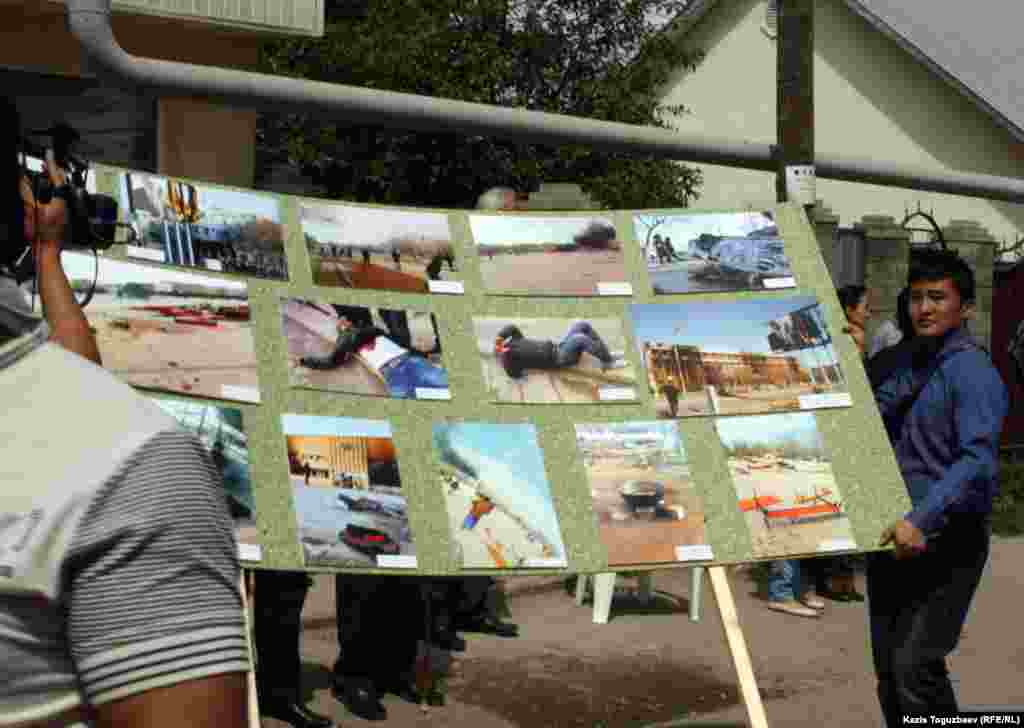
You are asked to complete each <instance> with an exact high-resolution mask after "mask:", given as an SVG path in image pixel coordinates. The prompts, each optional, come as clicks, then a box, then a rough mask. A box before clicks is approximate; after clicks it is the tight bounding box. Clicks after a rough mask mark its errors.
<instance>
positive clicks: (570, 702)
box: [263, 539, 1024, 728]
mask: <svg viewBox="0 0 1024 728" xmlns="http://www.w3.org/2000/svg"><path fill="white" fill-rule="evenodd" d="M1022 558H1024V539H1018V540H1012V541H1010V540H997V541H995V542H994V543H993V548H992V556H991V558H990V559H989V563H988V566H987V567H986V573H985V575H984V577H983V579H982V583H981V587H980V589H979V592H978V595H977V597H976V598H975V601H974V605H973V606H972V609H971V613H970V615H969V617H968V623H967V628H966V629H965V633H964V637H963V639H962V640H961V642H960V646H959V647H958V649H957V650H956V651H955V652H954V653H953V655H952V657H951V658H950V661H949V662H950V670H951V672H952V679H953V681H954V687H955V688H956V690H957V693H958V695H959V698H960V701H961V704H962V705H963V706H967V707H970V706H989V707H994V706H1003V707H1006V706H1014V705H1015V706H1022V705H1024V681H1022V680H1021V679H1020V675H1021V674H1024V645H1022V643H1021V640H1020V639H1019V638H1017V637H1016V634H1017V628H1016V627H1015V626H1014V625H1015V624H1016V623H1017V620H1016V615H1017V612H1018V611H1019V605H1020V604H1021V603H1022V602H1024V572H1022V571H1021V569H1020V562H1021V559H1022ZM729 573H730V576H729V581H730V584H731V587H732V593H733V595H734V598H735V601H736V605H737V612H738V616H739V621H740V625H741V626H742V628H743V630H744V634H745V638H746V642H747V646H748V649H749V652H750V654H751V658H752V661H753V667H754V675H755V677H756V679H757V683H758V687H759V691H760V694H761V698H762V700H763V702H764V706H765V710H766V712H767V715H768V721H769V725H771V726H786V727H787V728H821V726H829V728H866V727H874V726H881V725H882V722H881V717H880V712H879V710H878V706H877V701H876V697H875V682H874V676H873V672H872V668H871V662H870V651H869V650H870V645H869V641H868V633H867V611H866V609H865V606H864V605H863V604H856V603H851V604H841V603H836V602H830V603H829V606H828V608H827V609H826V611H825V614H824V616H823V617H822V618H821V619H818V620H813V621H812V620H808V619H805V618H800V617H792V616H789V615H785V614H779V613H777V612H772V611H769V610H768V609H766V608H765V603H764V601H762V600H761V598H760V597H759V596H758V588H757V585H756V584H755V583H754V582H752V581H751V572H750V571H749V570H743V571H734V570H732V569H730V570H729ZM858 581H859V588H860V589H861V590H863V589H864V584H863V577H862V576H858ZM509 582H510V590H511V591H512V594H511V598H510V604H511V609H512V612H513V619H514V621H515V622H517V623H518V624H519V626H520V637H519V638H517V639H502V638H500V637H492V636H483V635H475V634H469V635H466V637H467V641H468V642H469V645H468V649H467V650H466V652H465V653H464V654H463V655H462V656H461V657H460V658H459V659H458V661H457V662H456V663H455V664H454V666H453V667H454V668H455V670H456V674H455V675H454V676H453V677H452V678H451V679H450V682H449V688H448V700H447V704H446V705H445V706H443V707H435V708H430V709H429V712H423V711H422V710H421V709H420V708H419V707H417V706H414V705H410V704H408V703H405V702H403V701H402V700H400V699H399V698H396V697H394V696H390V695H389V696H387V697H386V698H385V699H384V704H385V706H386V707H387V710H388V718H387V720H385V721H382V722H380V723H377V725H379V726H381V727H382V728H388V726H395V727H396V728H397V727H398V726H401V727H402V728H448V727H449V726H463V725H465V726H473V728H547V727H548V726H550V727H551V728H555V727H557V728H573V727H577V726H578V727H579V728H655V726H658V728H668V726H670V725H671V726H675V725H680V726H682V725H685V723H683V722H682V721H681V720H680V722H678V723H676V722H675V721H676V720H677V719H683V718H688V719H690V720H694V721H695V722H696V721H701V722H705V721H707V722H712V721H715V722H720V724H721V725H723V726H728V725H745V724H746V722H745V721H746V712H745V708H744V707H743V705H742V703H741V702H740V697H739V688H738V683H737V679H736V674H735V671H734V669H733V666H732V663H731V658H730V655H729V651H728V649H727V647H726V644H725V641H724V636H723V631H722V624H721V620H720V618H719V616H718V611H717V608H716V606H715V600H714V597H713V595H712V591H711V587H710V583H709V582H708V581H707V580H705V582H704V590H703V605H702V606H703V609H702V614H701V619H700V621H699V622H697V623H693V622H690V621H689V620H688V619H687V615H686V612H687V609H688V600H689V596H690V595H689V587H688V584H689V570H686V569H681V570H670V571H660V572H657V573H656V574H655V576H654V587H655V590H656V595H655V600H654V602H653V603H652V604H650V605H643V604H641V603H640V602H639V601H638V600H637V599H636V598H635V597H631V596H630V595H628V594H627V593H621V594H617V595H616V599H615V600H614V602H613V604H612V618H611V621H610V622H609V623H608V624H606V625H597V624H593V622H592V619H591V617H592V614H591V606H590V604H589V603H587V604H586V605H585V606H583V607H577V606H576V605H575V603H574V601H573V599H572V597H571V596H570V595H569V594H567V593H566V591H564V590H563V589H562V586H561V582H560V580H556V579H551V578H545V579H541V578H537V577H520V578H518V579H510V580H509ZM619 583H620V584H622V585H623V586H632V582H631V580H629V579H625V578H622V579H620V580H619ZM304 624H305V632H304V635H303V646H302V652H303V663H304V675H305V689H306V692H307V697H308V698H309V700H310V701H311V706H312V707H314V708H315V709H317V710H319V711H320V712H323V713H327V714H329V715H331V716H332V717H334V718H335V720H337V721H338V722H339V724H342V725H344V726H346V728H353V727H354V726H361V725H364V724H365V722H364V721H362V720H361V719H358V718H355V717H353V716H351V715H350V714H348V712H347V710H346V709H345V708H344V706H343V705H341V704H340V703H338V702H337V701H335V700H334V698H332V697H331V695H330V691H329V684H330V683H329V678H330V668H331V665H332V664H333V661H334V659H335V657H336V655H337V643H336V632H335V622H334V588H333V581H332V579H331V578H330V577H326V576H320V577H318V578H317V580H316V585H315V586H314V587H313V589H312V590H311V591H310V595H309V598H308V599H307V602H306V608H305V612H304ZM1008 636H1010V638H1009V639H1007V637H1008ZM385 639H386V637H382V646H383V645H384V644H385V643H384V640H385ZM263 725H264V726H265V728H285V724H283V723H280V722H278V721H275V720H272V719H264V721H263Z"/></svg>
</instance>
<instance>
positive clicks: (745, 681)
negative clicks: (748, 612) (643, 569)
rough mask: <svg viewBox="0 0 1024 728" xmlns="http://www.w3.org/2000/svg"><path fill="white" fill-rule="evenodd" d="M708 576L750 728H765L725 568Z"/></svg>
mask: <svg viewBox="0 0 1024 728" xmlns="http://www.w3.org/2000/svg"><path fill="white" fill-rule="evenodd" d="M708 575H709V576H710V577H711V589H712V590H713V591H714V593H715V601H716V602H718V613H719V614H720V615H721V616H722V627H723V628H724V630H725V639H726V642H728V643H729V653H730V654H731V655H732V662H733V665H734V666H735V667H736V676H737V677H738V678H739V681H740V692H741V694H742V696H743V704H744V705H745V706H746V708H747V718H748V719H749V720H750V726H751V728H768V717H767V716H766V715H765V712H764V705H763V704H762V703H761V694H760V693H759V692H758V690H757V682H756V681H755V679H754V667H753V665H751V663H750V653H748V652H747V643H746V640H745V639H744V638H743V629H742V628H741V627H740V620H739V617H738V616H737V614H736V603H735V602H734V601H733V598H732V590H731V589H730V588H729V581H728V579H727V578H726V575H725V569H724V568H723V567H721V566H710V567H708Z"/></svg>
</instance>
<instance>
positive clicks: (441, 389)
mask: <svg viewBox="0 0 1024 728" xmlns="http://www.w3.org/2000/svg"><path fill="white" fill-rule="evenodd" d="M281 323H282V327H283V329H284V335H285V339H286V340H287V341H288V369H289V380H290V382H291V384H292V386H293V387H301V388H308V389H326V390H329V391H334V392H349V393H352V394H366V395H375V396H380V397H394V398H397V399H450V398H451V394H450V392H449V390H448V371H447V370H446V369H445V367H444V365H443V363H442V361H441V340H440V336H439V334H438V330H437V321H436V319H435V317H434V315H433V314H431V313H426V312H422V311H401V310H391V309H369V308H365V307H361V306H341V305H335V304H328V303H318V302H315V301H307V300H302V299H298V298H286V299H282V302H281Z"/></svg>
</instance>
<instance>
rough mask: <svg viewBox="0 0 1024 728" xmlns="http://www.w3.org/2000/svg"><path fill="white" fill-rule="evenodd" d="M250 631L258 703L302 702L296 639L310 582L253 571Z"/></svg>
mask: <svg viewBox="0 0 1024 728" xmlns="http://www.w3.org/2000/svg"><path fill="white" fill-rule="evenodd" d="M255 582H256V598H255V603H254V609H253V611H254V615H253V628H254V631H255V633H256V634H255V640H256V660H257V666H256V693H257V696H258V697H259V700H260V702H261V703H264V704H267V703H298V702H301V682H300V680H301V675H302V659H301V657H300V655H299V635H300V632H301V631H302V606H303V604H305V602H306V593H307V592H308V591H309V579H308V578H307V577H306V575H305V574H303V573H302V572H298V571H271V570H264V569H256V570H255Z"/></svg>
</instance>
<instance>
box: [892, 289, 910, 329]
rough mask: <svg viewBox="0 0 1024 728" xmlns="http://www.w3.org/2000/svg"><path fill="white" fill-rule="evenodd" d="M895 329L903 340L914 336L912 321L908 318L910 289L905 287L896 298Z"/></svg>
mask: <svg viewBox="0 0 1024 728" xmlns="http://www.w3.org/2000/svg"><path fill="white" fill-rule="evenodd" d="M896 328H898V329H899V330H900V333H901V334H903V338H904V339H909V338H911V337H913V336H914V321H913V319H911V318H910V288H908V287H906V286H904V287H903V290H902V291H900V295H898V296H896Z"/></svg>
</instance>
